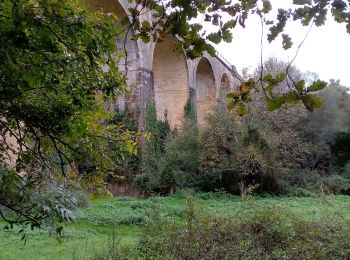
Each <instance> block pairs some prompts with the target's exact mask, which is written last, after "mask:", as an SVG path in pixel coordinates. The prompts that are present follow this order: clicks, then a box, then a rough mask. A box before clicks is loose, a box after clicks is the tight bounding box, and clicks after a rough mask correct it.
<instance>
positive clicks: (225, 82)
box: [220, 73, 231, 105]
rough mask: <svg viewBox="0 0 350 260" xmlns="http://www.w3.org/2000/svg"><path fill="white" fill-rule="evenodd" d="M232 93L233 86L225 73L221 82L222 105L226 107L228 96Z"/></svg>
mask: <svg viewBox="0 0 350 260" xmlns="http://www.w3.org/2000/svg"><path fill="white" fill-rule="evenodd" d="M230 92H231V84H230V79H229V77H228V76H227V74H226V73H224V74H223V75H222V77H221V82H220V104H223V105H226V104H227V98H226V95H227V94H228V93H230Z"/></svg>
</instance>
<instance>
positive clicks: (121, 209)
mask: <svg viewBox="0 0 350 260" xmlns="http://www.w3.org/2000/svg"><path fill="white" fill-rule="evenodd" d="M192 200H193V202H194V205H195V207H196V212H197V213H198V214H216V215H229V214H240V212H244V214H247V213H249V211H250V210H251V211H254V205H258V206H262V207H264V206H266V207H268V206H276V207H279V208H282V209H285V210H288V212H290V213H291V214H295V215H298V216H299V217H302V218H305V219H318V218H321V217H323V216H327V217H331V218H332V219H334V221H338V220H339V221H340V220H344V219H350V211H349V209H350V197H348V196H328V197H320V198H312V197H310V198H306V197H302V198H299V197H286V198H283V197H272V198H258V197H254V198H250V199H248V200H247V201H244V200H243V201H242V200H241V198H239V197H234V196H220V195H214V194H197V195H195V196H194V197H193V198H192ZM185 208H186V198H184V196H179V195H178V196H173V197H166V198H164V197H154V198H150V199H147V200H138V199H132V198H114V199H103V200H95V201H92V202H91V205H90V207H88V208H86V209H83V210H81V212H79V213H78V215H79V217H78V219H77V221H76V222H74V223H70V224H67V226H66V227H65V229H64V234H63V238H61V239H60V240H58V239H57V238H56V237H55V236H49V234H48V231H47V230H36V231H33V232H29V233H28V238H27V243H26V244H24V243H23V241H21V239H20V236H19V235H18V233H16V231H12V232H5V231H3V229H2V226H3V224H0V226H1V229H0V259H1V260H3V259H16V260H17V259H50V260H53V259H72V258H73V255H79V256H88V255H92V254H93V253H94V252H96V251H98V250H100V249H101V248H103V247H104V246H106V244H108V241H109V240H110V237H111V234H112V230H113V228H115V229H116V231H117V234H118V237H119V239H120V242H121V244H124V245H132V244H136V243H137V241H138V238H139V237H140V235H141V234H142V231H143V229H144V226H145V224H146V223H148V222H149V221H150V220H151V219H152V216H154V215H155V214H157V216H159V218H160V219H161V220H167V221H178V222H182V221H184V218H185V213H184V211H185Z"/></svg>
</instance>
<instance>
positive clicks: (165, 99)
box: [152, 36, 189, 128]
mask: <svg viewBox="0 0 350 260" xmlns="http://www.w3.org/2000/svg"><path fill="white" fill-rule="evenodd" d="M176 47H177V40H176V39H175V38H174V37H172V36H168V37H166V38H165V39H164V40H163V41H162V42H158V43H157V44H156V45H155V48H154V52H153V66H152V67H153V75H154V98H155V104H156V110H157V117H158V118H159V119H161V120H165V119H167V120H168V122H169V124H170V126H171V127H172V128H175V127H177V126H180V125H181V120H182V118H183V113H184V107H185V105H186V102H187V100H188V98H189V87H188V86H189V82H188V68H187V63H186V58H185V55H184V53H179V52H178V51H176V50H175V49H176Z"/></svg>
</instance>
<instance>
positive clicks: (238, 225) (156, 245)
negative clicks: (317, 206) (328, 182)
mask: <svg viewBox="0 0 350 260" xmlns="http://www.w3.org/2000/svg"><path fill="white" fill-rule="evenodd" d="M348 224H349V223H347V221H344V223H336V222H334V221H332V219H327V218H320V219H317V220H315V219H314V220H305V219H301V218H299V217H298V216H296V215H291V214H290V212H286V211H284V210H282V209H281V208H279V207H274V206H269V207H262V206H261V205H260V206H259V205H257V204H255V203H252V204H250V205H247V207H246V209H244V210H243V212H240V213H239V214H235V215H233V216H226V217H222V216H213V215H212V216H200V215H197V214H196V210H195V209H194V208H193V206H191V205H190V206H189V207H188V208H187V222H186V224H185V225H184V224H168V225H165V226H161V227H159V226H155V227H153V228H149V229H148V230H147V231H146V232H145V234H144V236H143V237H142V239H141V241H140V243H139V246H138V250H137V251H134V255H133V257H135V258H137V257H140V258H141V259H329V258H332V259H345V258H349V257H350V239H349V237H350V236H349V235H350V229H349V225H348ZM135 254H137V257H136V256H135Z"/></svg>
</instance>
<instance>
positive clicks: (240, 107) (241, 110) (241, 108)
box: [236, 102, 247, 116]
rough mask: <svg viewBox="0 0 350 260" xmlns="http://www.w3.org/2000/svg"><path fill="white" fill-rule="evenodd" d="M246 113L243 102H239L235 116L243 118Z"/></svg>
mask: <svg viewBox="0 0 350 260" xmlns="http://www.w3.org/2000/svg"><path fill="white" fill-rule="evenodd" d="M246 113H247V107H246V105H245V104H244V103H243V102H239V103H238V104H237V108H236V114H237V115H238V116H244V115H245V114H246Z"/></svg>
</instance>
